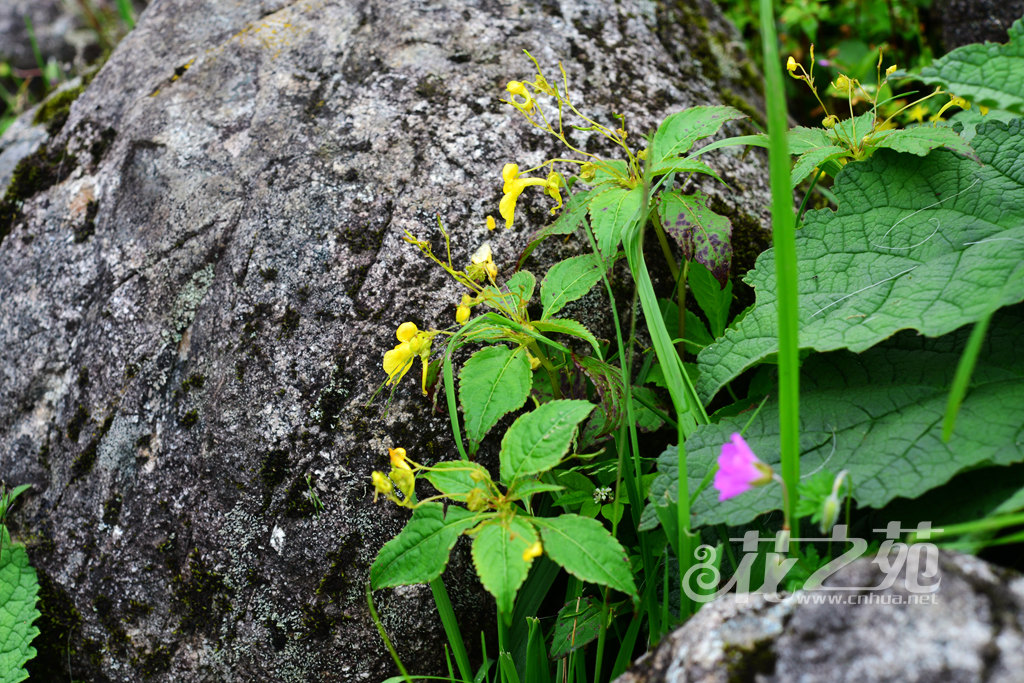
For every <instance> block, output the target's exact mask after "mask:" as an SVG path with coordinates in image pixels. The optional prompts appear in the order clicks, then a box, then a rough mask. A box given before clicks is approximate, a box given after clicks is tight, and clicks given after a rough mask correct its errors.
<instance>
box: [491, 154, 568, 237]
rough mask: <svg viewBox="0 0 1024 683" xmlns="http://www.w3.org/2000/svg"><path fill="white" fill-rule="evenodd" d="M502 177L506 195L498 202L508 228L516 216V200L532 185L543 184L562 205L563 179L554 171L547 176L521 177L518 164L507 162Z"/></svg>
mask: <svg viewBox="0 0 1024 683" xmlns="http://www.w3.org/2000/svg"><path fill="white" fill-rule="evenodd" d="M501 177H502V179H503V180H504V181H505V185H504V187H503V188H502V192H504V193H505V195H504V196H503V197H502V198H501V203H499V204H498V213H500V214H501V217H502V218H504V219H505V227H506V228H511V227H512V221H513V220H515V216H516V201H518V200H519V195H521V194H522V193H523V190H525V189H526V188H527V187H529V186H530V185H542V186H543V187H544V191H545V192H547V194H549V195H550V196H551V197H552V198H554V199H555V200H556V201H557V202H558V206H561V205H562V197H561V194H560V193H559V191H558V188H559V186H560V185H561V179H560V178H559V177H558V174H557V173H555V172H554V171H552V172H551V173H549V174H548V177H547V178H520V177H519V166H518V164H505V167H504V168H503V169H501ZM555 208H558V207H555Z"/></svg>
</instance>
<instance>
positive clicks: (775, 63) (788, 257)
mask: <svg viewBox="0 0 1024 683" xmlns="http://www.w3.org/2000/svg"><path fill="white" fill-rule="evenodd" d="M759 2H760V10H761V11H760V19H761V46H762V49H763V50H764V53H763V54H764V64H765V96H766V100H767V103H766V104H767V109H768V164H769V170H770V177H771V186H772V243H773V246H774V247H775V277H776V282H777V283H778V285H777V287H778V289H777V293H778V307H779V310H778V318H779V355H778V359H779V361H778V362H779V452H780V454H781V459H782V480H783V482H785V486H786V489H787V490H788V491H789V492H790V495H789V496H787V497H786V504H785V505H786V507H785V510H784V512H785V518H786V522H785V524H786V528H787V529H790V530H791V531H792V532H793V536H799V530H798V529H795V528H793V527H794V525H796V524H797V515H796V504H797V499H798V497H797V495H796V490H797V484H798V483H799V482H800V360H799V355H798V352H799V350H800V342H799V331H800V330H799V317H798V309H797V276H796V275H797V271H796V267H797V262H796V230H795V220H794V219H795V216H794V213H793V191H792V187H791V185H790V165H789V164H790V161H789V147H788V144H787V141H786V132H787V117H786V96H785V92H786V91H785V88H784V87H783V82H782V65H781V64H780V63H779V48H778V35H777V31H776V26H775V15H774V12H773V8H772V2H771V0H759ZM792 551H793V552H795V551H796V544H795V543H794V544H793V545H792Z"/></svg>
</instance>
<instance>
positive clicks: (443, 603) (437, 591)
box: [430, 576, 473, 681]
mask: <svg viewBox="0 0 1024 683" xmlns="http://www.w3.org/2000/svg"><path fill="white" fill-rule="evenodd" d="M430 592H431V593H433V595H434V604H435V605H437V613H438V614H439V615H440V616H441V625H442V626H444V633H445V635H446V636H447V637H448V644H449V645H451V648H452V654H454V655H455V665H456V666H458V667H459V675H460V676H462V679H463V680H464V681H468V680H471V679H472V678H473V674H472V671H473V670H472V669H471V668H470V666H469V655H468V654H466V644H465V643H463V642H462V632H461V631H459V622H458V619H456V618H455V610H453V609H452V603H451V600H449V599H448V589H446V588H445V587H444V581H442V580H441V577H440V576H439V577H437V578H436V579H433V580H432V581H431V582H430Z"/></svg>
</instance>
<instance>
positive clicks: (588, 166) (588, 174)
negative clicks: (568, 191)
mask: <svg viewBox="0 0 1024 683" xmlns="http://www.w3.org/2000/svg"><path fill="white" fill-rule="evenodd" d="M595 175H597V166H595V165H594V164H593V163H591V162H589V161H588V162H587V163H585V164H583V165H582V166H580V178H581V179H582V180H583V181H585V182H588V183H589V182H590V181H591V180H593V179H594V176H595Z"/></svg>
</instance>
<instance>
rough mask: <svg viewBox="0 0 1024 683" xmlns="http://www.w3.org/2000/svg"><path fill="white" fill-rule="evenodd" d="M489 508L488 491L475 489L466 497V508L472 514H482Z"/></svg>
mask: <svg viewBox="0 0 1024 683" xmlns="http://www.w3.org/2000/svg"><path fill="white" fill-rule="evenodd" d="M486 507H487V491H485V490H483V489H480V488H474V489H472V490H470V492H469V495H467V496H466V508H467V509H468V510H469V511H470V512H480V511H481V510H483V509H484V508H486Z"/></svg>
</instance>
